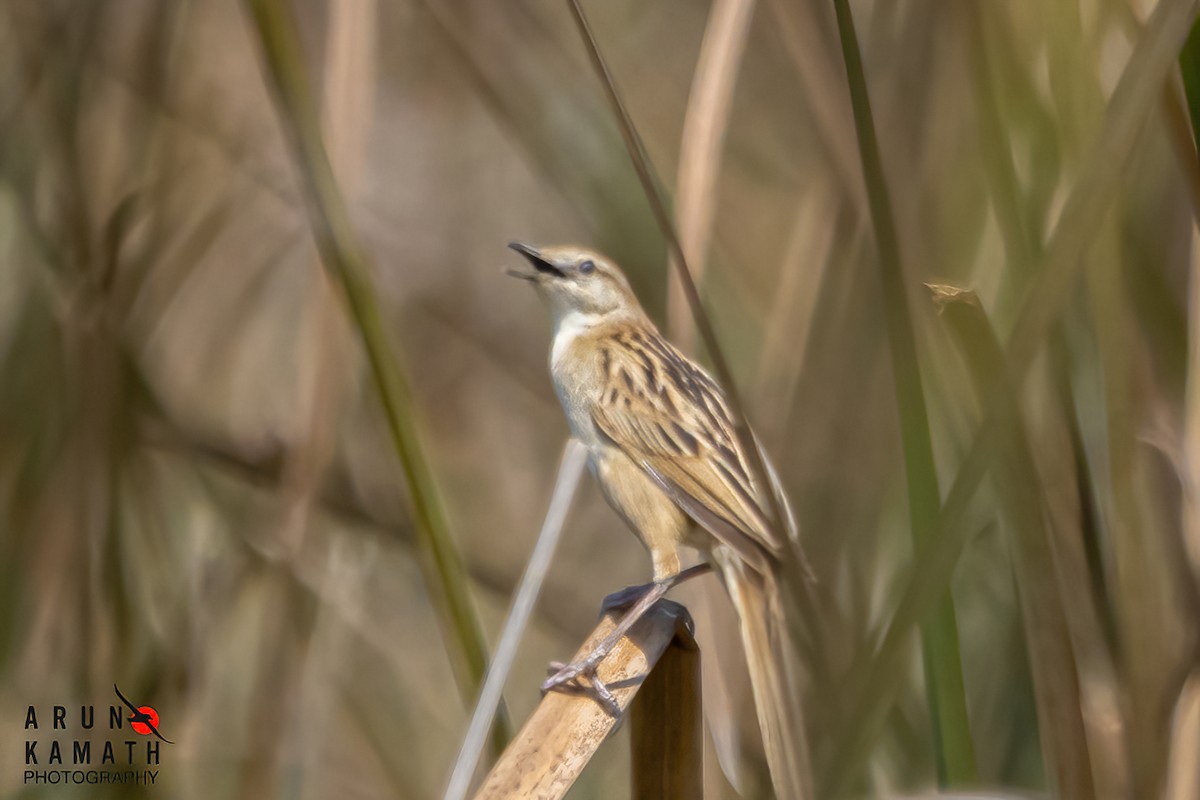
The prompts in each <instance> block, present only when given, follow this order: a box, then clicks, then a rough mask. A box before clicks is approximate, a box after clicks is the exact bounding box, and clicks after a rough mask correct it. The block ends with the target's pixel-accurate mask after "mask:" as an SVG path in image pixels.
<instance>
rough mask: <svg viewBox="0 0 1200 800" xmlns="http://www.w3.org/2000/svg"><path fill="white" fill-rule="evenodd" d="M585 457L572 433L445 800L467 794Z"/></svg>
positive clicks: (556, 542)
mask: <svg viewBox="0 0 1200 800" xmlns="http://www.w3.org/2000/svg"><path fill="white" fill-rule="evenodd" d="M586 463H587V448H585V447H584V446H583V445H582V444H580V443H579V442H578V441H577V440H575V439H571V440H569V441H568V442H567V445H566V447H565V448H564V449H563V457H562V463H561V464H560V465H559V467H558V480H557V481H556V482H555V486H554V494H553V495H552V496H551V498H550V507H549V508H548V509H547V510H546V520H545V522H544V523H543V524H542V531H541V533H540V534H538V539H537V543H536V544H535V545H534V548H533V554H532V555H530V557H529V562H528V564H527V565H526V567H525V572H524V574H523V575H522V576H521V582H520V583H519V584H518V585H517V591H516V595H515V596H514V598H513V603H512V610H511V611H509V614H508V619H507V620H506V621H505V623H504V630H503V632H501V634H500V641H499V642H498V643H497V645H496V654H495V657H494V658H493V659H492V663H491V665H490V666H489V667H488V673H487V678H486V680H484V682H483V689H482V690H480V692H479V702H478V703H476V704H475V713H474V714H473V715H472V716H471V723H470V725H469V726H468V727H467V735H466V736H464V737H463V743H462V748H461V749H460V750H459V753H458V760H457V761H456V762H455V764H454V771H453V772H452V773H451V774H450V782H449V784H448V786H447V788H446V794H445V795H444V797H445V799H446V800H459V798H463V797H466V796H467V791H468V790H469V789H470V786H471V777H472V776H473V775H474V774H475V769H476V766H477V765H478V763H479V756H480V755H481V754H482V753H483V746H484V743H485V741H486V737H487V732H488V730H490V729H491V727H492V721H493V719H494V718H495V715H496V709H497V708H498V707H499V705H500V701H501V699H502V697H503V692H504V682H505V680H506V679H507V678H508V673H509V670H511V669H512V665H513V661H514V659H516V656H517V646H518V645H519V644H520V643H521V637H522V635H523V634H524V633H525V627H526V625H527V624H528V623H529V617H530V615H532V614H533V605H534V603H535V602H537V598H538V594H539V593H540V592H541V589H542V583H543V581H545V579H546V573H547V571H549V569H550V561H551V559H552V558H553V557H554V550H555V548H556V547H557V546H558V541H559V539H560V538H561V536H562V531H563V526H564V524H565V523H566V521H567V512H568V511H570V509H571V502H572V501H573V500H574V498H575V491H576V489H578V488H579V479H580V478H581V477H583V467H584V465H585V464H586Z"/></svg>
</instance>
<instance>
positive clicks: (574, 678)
mask: <svg viewBox="0 0 1200 800" xmlns="http://www.w3.org/2000/svg"><path fill="white" fill-rule="evenodd" d="M603 659H604V655H603V654H597V653H592V654H591V655H590V656H588V657H587V658H585V659H583V660H582V661H575V662H573V663H570V664H564V663H562V662H561V661H551V662H550V668H549V670H548V671H549V672H550V677H549V678H547V679H546V680H545V682H544V683H542V693H543V694H545V693H546V692H569V693H582V694H587V695H590V696H591V697H592V698H593V699H595V701H596V702H597V703H599V704H600V706H601V707H602V708H603V709H604V710H605V711H607V712H608V713H609V714H610V715H611V716H614V717H616V716H620V714H621V706H620V704H618V703H617V698H616V697H614V696H613V693H612V692H611V691H610V690H609V688H608V687H607V686H605V685H604V681H602V680H600V678H599V677H597V675H596V669H597V668H598V667H599V666H600V662H601V661H602V660H603ZM581 679H584V680H586V681H587V683H586V684H584V683H583V681H582V680H581Z"/></svg>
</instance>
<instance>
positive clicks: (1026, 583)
mask: <svg viewBox="0 0 1200 800" xmlns="http://www.w3.org/2000/svg"><path fill="white" fill-rule="evenodd" d="M929 288H930V290H931V291H932V292H933V295H934V302H935V303H937V305H938V308H939V310H940V311H941V312H942V316H943V318H944V319H945V320H946V322H947V324H948V326H949V328H950V330H951V332H952V333H953V334H954V337H955V339H956V341H957V343H958V345H959V347H960V348H961V350H962V352H963V355H964V357H965V360H966V362H967V364H968V366H969V367H970V371H971V379H972V382H973V383H974V385H975V391H976V395H977V396H978V397H979V398H980V399H981V400H982V399H983V398H986V397H993V396H1002V397H1004V398H1005V400H1006V408H1005V409H1004V411H1003V414H1004V425H1005V427H1007V428H1008V429H1009V430H1010V431H1012V435H1010V436H1008V437H1007V438H1006V445H1005V446H1004V447H1003V448H1002V450H1001V452H1000V453H999V454H998V459H997V465H996V468H995V470H994V478H995V480H994V481H993V483H994V485H995V487H996V491H997V492H998V494H999V495H1000V508H1001V514H1002V516H1003V517H1005V522H1006V524H1005V526H1004V527H1005V529H1006V530H1007V531H1008V533H1009V550H1010V552H1011V553H1012V554H1013V562H1014V567H1015V571H1016V580H1017V586H1018V589H1019V595H1020V604H1021V613H1022V616H1023V618H1024V622H1025V637H1026V640H1027V642H1028V651H1029V658H1030V662H1031V666H1032V672H1033V684H1034V692H1035V697H1036V701H1037V710H1038V729H1039V731H1040V733H1041V737H1040V738H1041V745H1042V750H1043V757H1044V759H1045V762H1046V764H1047V766H1048V767H1049V772H1050V773H1051V774H1052V775H1053V776H1054V778H1055V780H1056V782H1057V786H1058V794H1059V796H1060V797H1071V798H1080V800H1083V799H1084V798H1088V797H1094V796H1096V791H1095V787H1094V786H1093V783H1092V764H1091V757H1090V755H1089V753H1088V741H1087V734H1086V731H1085V729H1084V720H1083V718H1082V716H1081V713H1080V710H1081V708H1082V707H1083V705H1084V703H1083V701H1082V698H1081V691H1080V686H1079V680H1078V677H1077V672H1076V671H1077V667H1076V663H1075V662H1076V659H1075V654H1074V653H1073V652H1072V647H1071V644H1072V641H1071V640H1072V637H1071V636H1070V631H1069V629H1068V624H1067V616H1066V613H1065V611H1064V608H1063V603H1064V600H1063V597H1062V595H1061V593H1060V586H1059V575H1061V574H1062V561H1063V558H1062V554H1060V553H1058V552H1055V547H1054V545H1055V540H1054V536H1053V534H1051V532H1050V530H1049V526H1048V520H1047V518H1046V514H1045V502H1044V498H1043V488H1042V486H1041V484H1040V482H1039V480H1038V470H1037V465H1036V463H1035V461H1034V456H1033V449H1032V448H1031V447H1030V444H1029V439H1028V435H1027V433H1026V428H1025V424H1024V421H1023V420H1022V419H1021V412H1020V408H1019V406H1018V403H1017V398H1016V396H1015V395H1014V394H1013V391H1012V387H1011V386H1010V385H1009V384H1008V382H1007V380H1005V375H1006V373H1005V369H1004V353H1003V350H1001V348H1000V342H999V340H998V339H997V338H996V335H995V332H994V331H993V330H992V326H991V323H990V322H989V321H988V318H987V315H986V314H985V313H984V311H983V307H982V306H981V305H980V303H979V299H978V298H977V297H976V296H975V294H974V293H972V292H970V291H967V290H963V289H958V288H956V287H951V286H941V285H930V287H929ZM1056 568H1057V569H1056ZM1056 572H1057V574H1056ZM1062 588H1063V589H1066V588H1067V587H1066V586H1065V585H1064V586H1063V587H1062ZM1074 588H1075V589H1079V588H1082V589H1083V590H1084V591H1085V592H1086V591H1087V590H1088V584H1087V582H1086V580H1085V581H1083V583H1082V586H1079V584H1078V583H1076V584H1074ZM1071 597H1073V598H1074V599H1072V600H1071V602H1088V598H1087V597H1086V596H1085V597H1083V598H1079V597H1078V595H1071Z"/></svg>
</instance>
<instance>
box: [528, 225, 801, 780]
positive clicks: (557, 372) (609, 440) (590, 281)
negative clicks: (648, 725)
mask: <svg viewBox="0 0 1200 800" xmlns="http://www.w3.org/2000/svg"><path fill="white" fill-rule="evenodd" d="M510 246H511V247H512V248H513V249H514V250H517V251H518V252H520V253H521V254H522V255H524V256H525V257H526V259H528V261H529V262H530V264H531V265H532V266H533V267H534V271H533V272H515V271H513V272H511V274H513V275H515V276H517V277H520V278H523V279H525V280H528V281H530V282H532V283H533V284H534V285H535V286H536V287H537V288H538V290H539V293H540V294H541V295H542V296H543V298H544V299H545V300H546V301H547V303H548V305H549V306H550V310H551V313H552V315H553V321H554V343H553V347H552V350H551V356H550V371H551V375H552V377H553V379H554V387H555V390H556V392H557V393H558V396H559V400H560V401H561V402H562V406H563V410H564V412H565V413H566V416H567V420H568V423H569V425H570V427H571V431H572V433H573V434H574V436H575V437H576V438H578V439H579V440H580V441H581V442H583V444H584V445H586V446H587V448H588V453H589V462H590V465H591V468H592V471H593V472H594V473H595V475H596V477H597V478H598V479H599V481H600V485H601V488H602V490H603V492H604V495H605V497H606V498H607V500H608V502H609V504H610V505H611V506H612V507H613V508H614V509H615V510H616V511H617V512H618V513H619V514H620V515H621V517H622V518H623V519H624V520H625V522H626V523H627V524H628V525H629V527H630V528H631V529H632V530H633V531H634V532H635V533H636V534H637V536H638V537H639V538H640V539H641V541H642V543H643V544H644V545H645V546H646V548H647V549H648V550H649V551H650V556H651V559H652V561H653V566H654V584H652V586H651V587H650V588H649V589H648V591H647V592H646V594H645V595H643V596H642V597H641V598H640V599H639V600H638V603H637V604H635V606H634V608H633V609H631V610H630V611H629V612H628V615H627V616H626V618H625V619H623V620H622V625H619V626H618V632H617V633H620V632H623V631H624V630H626V629H627V628H628V624H631V623H632V619H631V618H635V617H636V616H637V615H638V614H640V613H641V612H643V611H644V610H645V608H648V607H649V605H650V604H651V603H653V602H654V601H655V600H657V598H658V597H661V596H662V594H664V593H665V591H666V589H667V588H669V587H670V586H671V585H673V584H674V583H675V582H676V579H677V577H678V576H679V573H680V553H679V548H680V546H681V545H688V546H691V547H695V548H697V549H699V550H700V551H702V552H704V553H708V554H710V556H711V559H712V561H713V562H715V564H716V565H717V566H718V568H719V571H720V574H721V577H722V579H723V581H724V583H725V585H726V588H727V589H728V590H729V593H730V597H731V599H732V600H733V602H734V605H735V607H736V608H737V610H738V615H739V618H740V620H741V630H742V639H743V645H744V647H745V650H746V657H747V665H748V666H749V669H750V674H751V679H752V682H753V687H754V697H755V706H756V710H757V711H758V716H759V723H760V727H761V729H762V732H763V740H764V746H765V749H766V752H767V758H768V762H769V765H770V767H771V773H772V777H773V779H774V781H775V784H776V791H777V792H778V794H779V796H780V797H783V798H796V797H807V796H810V794H811V792H810V791H809V790H808V779H807V774H808V769H807V750H806V746H805V742H804V734H803V726H802V724H801V720H800V710H799V708H798V707H796V706H797V698H796V695H797V692H796V691H795V689H794V687H793V686H792V685H790V678H789V676H788V674H787V670H786V669H785V666H784V665H785V664H786V663H787V659H788V658H790V648H789V643H788V642H787V625H786V623H785V621H784V620H783V618H782V605H781V603H780V600H779V596H778V589H777V583H776V578H775V572H776V569H777V566H778V563H779V558H780V556H781V555H782V554H783V551H784V548H785V546H787V544H788V542H787V541H786V540H785V539H784V536H787V537H789V538H791V539H794V538H795V531H796V529H795V522H794V520H793V518H792V515H791V511H790V509H789V508H788V505H787V502H786V498H785V497H784V496H783V492H782V490H781V488H780V486H779V483H778V480H777V479H776V477H775V474H774V472H773V471H770V470H771V468H770V466H769V461H767V459H766V457H765V454H764V458H763V461H764V462H765V463H767V465H768V467H767V469H768V471H769V472H770V475H769V480H770V483H771V485H770V486H769V487H764V486H761V485H760V483H761V482H760V481H756V480H755V477H754V475H753V470H752V469H751V467H750V465H749V463H748V460H747V458H746V454H745V452H744V451H743V449H742V447H741V446H740V443H739V441H738V437H737V436H736V435H735V432H734V426H733V420H732V419H731V415H730V412H729V408H728V405H727V403H726V400H725V395H724V393H723V392H722V391H721V388H720V386H718V385H717V383H716V382H715V381H714V380H713V379H712V378H711V377H710V376H709V375H708V374H707V373H706V372H704V370H702V369H701V368H700V367H698V366H697V365H696V364H694V363H693V362H692V361H690V360H689V359H688V358H687V357H686V356H684V355H683V354H682V353H680V352H679V351H678V350H676V349H675V348H674V347H673V346H672V345H671V344H670V343H669V342H667V341H666V340H665V339H664V338H663V337H662V335H661V334H660V333H659V332H658V329H657V328H656V327H655V325H654V323H653V322H652V321H651V320H650V318H649V317H648V316H647V315H646V313H645V312H644V311H643V310H642V308H641V305H640V304H639V303H638V301H637V298H636V297H635V296H634V294H633V291H632V289H631V288H630V286H629V282H628V281H627V280H626V278H625V276H624V274H623V273H622V272H621V270H620V269H619V268H618V267H617V266H616V265H615V264H613V263H612V262H610V261H608V260H607V259H605V258H604V257H603V256H601V255H599V254H597V253H593V252H589V251H586V250H583V249H580V248H574V247H547V248H541V249H534V248H532V247H529V246H528V245H521V244H513V245H510ZM760 450H761V448H760ZM767 492H773V493H774V494H775V497H776V499H777V501H778V505H779V507H780V508H781V509H782V510H783V512H784V516H785V519H784V520H782V521H781V523H782V524H781V526H779V527H782V529H783V530H784V534H783V535H780V534H779V533H777V532H776V530H777V527H776V526H773V525H772V524H771V523H770V512H769V511H768V508H769V505H770V504H769V498H770V495H768V494H767ZM626 623H628V624H626ZM610 638H613V639H614V643H615V638H616V634H614V637H610ZM610 646H611V645H610ZM607 651H608V648H607V647H605V646H604V645H602V646H601V647H600V648H597V651H596V652H595V653H593V654H592V656H590V657H589V658H588V659H587V660H585V661H584V662H583V663H580V664H572V665H567V666H566V667H564V668H563V669H562V670H560V671H559V672H558V674H557V675H555V676H554V677H552V678H551V679H550V680H549V681H547V683H546V688H554V687H555V686H559V685H562V684H565V683H569V682H574V681H576V680H578V678H580V677H587V678H589V679H590V680H591V682H592V685H593V686H594V687H595V688H596V690H597V692H598V694H599V697H600V699H601V700H602V701H605V702H608V703H610V704H611V695H610V694H609V693H608V691H607V689H606V688H605V687H604V686H603V685H602V684H600V683H599V682H598V681H596V680H595V674H594V673H595V666H596V664H598V663H599V661H600V660H601V659H603V657H604V655H606V654H607Z"/></svg>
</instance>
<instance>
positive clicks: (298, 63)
mask: <svg viewBox="0 0 1200 800" xmlns="http://www.w3.org/2000/svg"><path fill="white" fill-rule="evenodd" d="M247 5H248V7H249V10H250V12H251V17H252V19H253V20H254V23H255V28H256V32H257V34H258V38H259V41H260V43H261V46H262V52H263V55H264V63H265V67H266V70H267V74H268V77H269V78H270V80H271V83H272V85H273V87H274V89H275V95H276V97H277V99H278V101H279V104H280V111H281V114H280V116H281V121H282V123H283V127H284V130H285V131H286V132H287V134H288V139H289V140H290V142H291V143H292V145H293V147H294V148H295V153H296V158H297V161H298V166H299V169H300V173H301V176H302V177H303V179H304V186H305V188H306V191H307V195H308V201H309V203H308V206H309V211H310V221H311V223H312V227H313V235H314V237H315V239H316V243H317V247H318V249H319V251H320V253H321V257H322V259H323V260H324V262H325V265H326V267H327V268H328V269H329V270H330V271H331V272H333V273H334V274H335V275H336V276H337V279H338V281H339V283H340V284H341V286H342V290H343V292H344V294H345V298H346V303H347V306H348V309H349V311H350V315H351V318H352V320H353V322H354V325H355V327H356V328H357V330H358V334H359V337H360V338H361V340H362V343H363V346H364V349H365V350H366V354H367V360H368V363H369V365H370V370H371V376H372V378H373V380H374V382H375V384H376V388H377V389H378V391H379V397H380V400H381V403H382V406H383V411H384V416H385V418H386V420H387V424H388V430H389V433H390V435H391V440H392V445H393V447H394V449H395V451H396V455H397V456H398V457H399V459H400V464H401V467H402V468H403V473H404V477H405V479H406V481H407V484H408V492H409V500H410V502H411V503H412V508H413V514H414V516H415V518H416V523H417V524H416V526H415V527H416V531H417V536H418V542H419V551H420V553H421V556H422V557H421V559H420V563H421V567H422V573H423V575H424V576H425V581H426V586H427V589H428V591H429V593H430V595H431V597H432V598H433V599H434V601H435V606H436V607H437V609H438V611H439V612H440V614H441V617H442V620H443V628H444V630H445V632H446V638H447V641H448V642H452V643H453V646H452V647H451V648H450V654H451V663H452V664H453V665H454V674H455V678H456V680H457V682H458V687H459V691H460V693H461V694H462V696H463V698H464V700H466V701H468V702H473V701H474V698H475V696H476V694H477V693H478V691H479V687H480V685H481V684H482V681H483V674H484V671H485V669H486V664H487V655H486V653H487V650H486V644H485V641H484V637H483V626H482V624H481V623H480V621H479V618H478V615H477V613H476V611H475V608H474V606H473V605H472V602H471V598H470V595H469V591H468V581H467V577H466V573H465V570H464V568H463V563H462V556H461V555H460V554H459V552H458V549H457V546H456V545H455V543H454V540H453V538H452V536H451V534H450V529H449V525H448V523H447V520H446V512H445V509H444V508H443V506H442V501H441V499H440V496H439V494H438V491H437V488H436V484H435V482H434V478H433V472H432V470H431V469H430V466H429V462H428V459H427V458H426V456H425V453H424V448H423V446H422V445H421V442H420V438H419V435H418V428H417V424H416V420H415V409H414V408H413V405H412V399H411V392H410V390H409V381H408V378H407V376H406V375H405V374H404V372H403V370H402V369H401V366H400V362H399V361H398V360H397V359H396V358H395V355H394V354H393V352H392V348H391V346H390V345H389V343H388V340H387V334H386V330H385V328H384V324H383V318H382V315H381V313H380V310H379V305H378V301H377V299H376V295H375V290H374V287H373V285H372V281H371V277H370V267H369V262H368V258H367V255H366V253H365V251H364V250H363V249H362V246H361V245H360V243H359V241H358V238H357V236H356V235H355V233H354V230H353V226H352V225H351V222H350V218H349V214H348V212H347V210H346V207H345V203H344V201H343V199H342V195H341V192H340V191H339V189H338V185H337V181H336V180H335V178H334V176H333V172H332V169H331V167H330V165H329V160H328V157H327V155H326V152H325V147H324V144H323V141H322V136H321V129H320V123H319V121H318V116H317V113H316V109H315V107H314V103H313V99H312V94H311V91H310V88H309V86H308V83H307V80H306V77H305V72H304V65H303V60H302V58H301V54H300V46H299V42H298V39H297V34H296V30H295V24H294V22H293V20H292V19H291V16H290V13H289V11H288V10H287V8H286V6H285V5H284V2H283V0H247ZM508 729H509V725H508V722H507V715H506V713H503V712H502V713H501V714H500V715H499V716H498V719H497V724H496V727H495V728H494V729H493V741H494V742H495V743H496V745H497V746H498V747H499V746H502V745H503V743H504V742H506V741H507V739H508V738H509V734H508Z"/></svg>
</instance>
